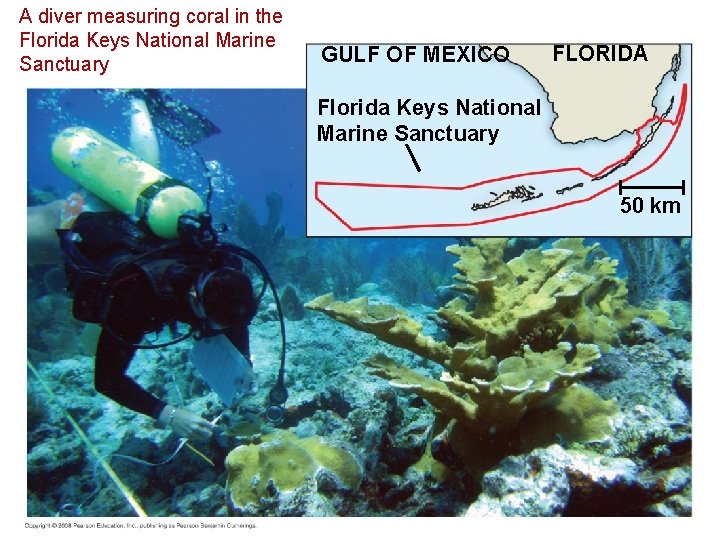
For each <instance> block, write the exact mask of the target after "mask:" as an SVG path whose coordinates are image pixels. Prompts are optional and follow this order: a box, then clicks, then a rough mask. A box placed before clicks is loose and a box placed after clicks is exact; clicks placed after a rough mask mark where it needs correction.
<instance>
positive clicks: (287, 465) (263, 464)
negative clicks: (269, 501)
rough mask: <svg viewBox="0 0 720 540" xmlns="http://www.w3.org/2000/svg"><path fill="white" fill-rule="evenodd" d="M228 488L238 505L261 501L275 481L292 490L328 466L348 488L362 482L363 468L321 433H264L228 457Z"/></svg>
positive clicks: (282, 489)
mask: <svg viewBox="0 0 720 540" xmlns="http://www.w3.org/2000/svg"><path fill="white" fill-rule="evenodd" d="M225 466H226V467H227V471H228V479H227V491H228V493H229V496H230V497H231V502H232V504H233V505H234V506H235V507H237V508H246V507H248V506H252V505H259V504H260V502H261V499H262V498H263V497H268V496H269V494H270V491H271V489H270V487H271V485H272V486H274V489H275V490H277V491H279V492H289V491H293V490H294V489H297V488H299V487H301V486H302V485H303V484H304V483H305V482H312V481H313V480H314V478H315V475H316V474H317V472H318V471H319V470H321V469H325V470H327V471H329V472H330V473H332V474H333V475H334V476H335V477H336V478H337V479H338V480H340V482H342V484H344V486H345V487H346V488H347V489H356V488H357V487H358V485H359V483H360V468H359V466H358V464H357V462H356V461H355V458H353V457H352V455H351V454H350V453H349V452H347V451H345V450H343V449H341V448H336V447H333V446H329V445H327V444H325V443H324V442H323V441H322V440H321V439H320V438H319V437H308V438H306V439H299V438H298V437H296V436H295V435H293V434H292V433H290V432H288V431H278V432H276V433H273V434H271V435H265V436H263V437H262V440H261V443H260V444H251V445H245V446H238V447H237V448H235V449H234V450H232V451H231V452H230V453H229V454H228V455H227V457H226V458H225Z"/></svg>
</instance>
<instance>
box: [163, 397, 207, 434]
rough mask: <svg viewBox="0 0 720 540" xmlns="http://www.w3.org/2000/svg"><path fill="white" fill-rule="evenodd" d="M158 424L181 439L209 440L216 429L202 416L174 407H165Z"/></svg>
mask: <svg viewBox="0 0 720 540" xmlns="http://www.w3.org/2000/svg"><path fill="white" fill-rule="evenodd" d="M158 424H160V425H161V426H164V427H169V428H170V429H172V430H173V431H174V432H175V433H177V434H178V435H180V437H186V438H188V439H193V440H206V439H209V438H210V437H211V436H212V433H213V429H214V428H215V425H214V424H212V423H211V422H208V421H207V420H205V419H204V418H203V417H202V416H199V415H197V414H195V413H194V412H192V411H188V410H187V409H181V408H180V407H173V406H172V405H166V406H165V408H164V409H163V411H162V413H161V414H160V417H159V418H158Z"/></svg>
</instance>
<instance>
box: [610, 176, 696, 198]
mask: <svg viewBox="0 0 720 540" xmlns="http://www.w3.org/2000/svg"><path fill="white" fill-rule="evenodd" d="M618 188H619V190H620V191H619V192H620V195H622V193H623V190H627V189H679V190H680V192H681V193H682V194H683V195H685V180H683V181H682V183H681V184H680V185H679V186H623V183H622V181H620V180H618Z"/></svg>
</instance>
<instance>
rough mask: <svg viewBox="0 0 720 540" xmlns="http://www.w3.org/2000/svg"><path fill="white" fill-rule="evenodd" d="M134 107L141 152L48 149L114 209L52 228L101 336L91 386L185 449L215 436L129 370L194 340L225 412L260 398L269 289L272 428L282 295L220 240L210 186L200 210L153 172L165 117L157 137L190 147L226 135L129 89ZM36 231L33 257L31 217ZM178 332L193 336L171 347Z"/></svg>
mask: <svg viewBox="0 0 720 540" xmlns="http://www.w3.org/2000/svg"><path fill="white" fill-rule="evenodd" d="M130 97H131V100H132V101H131V102H132V111H133V112H132V114H131V147H132V148H133V150H134V151H135V152H136V153H131V152H128V151H127V150H125V149H124V148H122V147H120V146H118V145H117V144H115V143H114V142H112V141H110V140H108V139H106V138H105V137H103V136H102V135H100V134H99V133H96V132H95V131H93V130H91V129H89V128H84V127H71V128H67V129H65V130H64V131H63V132H61V133H60V134H59V135H58V136H57V137H56V139H55V141H54V143H53V147H52V159H53V162H54V163H55V165H56V166H57V167H58V169H60V170H61V171H62V172H64V173H65V174H67V175H68V176H69V177H71V178H73V179H74V180H76V181H77V182H78V183H79V184H81V185H82V186H83V187H84V188H86V189H87V190H88V191H89V192H91V193H92V194H93V195H94V196H96V197H98V198H99V199H100V200H101V201H103V202H104V203H106V204H108V205H109V206H110V207H112V208H113V210H112V211H102V212H94V211H86V209H85V207H84V206H83V205H80V209H79V212H78V213H77V215H74V216H72V219H71V220H70V221H69V222H68V223H67V226H66V227H62V226H61V227H58V228H57V230H56V234H57V238H58V239H59V246H60V253H61V257H62V261H63V263H64V266H65V271H66V275H67V279H68V286H67V289H68V291H70V292H71V293H72V295H73V316H74V317H75V318H76V319H78V320H80V321H84V322H90V323H97V324H99V325H100V326H101V332H100V337H99V340H98V344H97V349H96V355H95V374H94V382H95V388H96V390H97V391H98V392H100V393H102V394H104V395H105V396H107V397H109V398H110V399H112V400H114V401H115V402H117V403H118V404H120V405H122V406H124V407H127V408H129V409H131V410H134V411H136V412H138V413H141V414H144V415H146V416H149V417H151V418H153V419H155V425H156V426H157V427H160V428H169V429H171V430H172V431H174V432H175V433H177V434H178V435H179V436H180V437H185V438H189V439H206V438H209V437H210V436H211V435H212V433H213V428H214V427H215V426H214V424H213V423H211V422H210V421H208V420H206V419H204V418H203V417H201V416H200V415H198V414H195V413H194V412H192V411H190V410H189V409H186V408H183V407H178V406H175V405H172V404H169V403H168V402H167V401H165V400H163V399H160V398H159V397H157V396H155V395H153V394H152V393H150V392H149V391H148V390H147V389H145V388H143V387H141V386H140V385H139V384H138V383H137V382H136V381H135V380H133V379H132V378H131V377H129V376H128V374H127V371H128V369H129V367H130V364H131V362H132V360H133V358H134V357H135V354H136V352H137V350H138V349H155V348H160V347H164V346H168V345H172V344H175V343H178V342H179V341H182V340H183V339H186V338H190V337H192V338H194V339H195V343H194V346H193V348H192V350H191V351H190V354H189V357H190V360H191V361H192V363H193V364H194V365H195V367H196V368H198V370H199V371H200V374H201V375H202V376H203V378H204V379H205V380H206V382H207V383H208V384H209V385H210V387H211V388H212V389H213V390H214V391H216V393H217V394H218V395H219V396H220V398H221V399H222V401H223V403H224V404H225V405H226V406H229V405H230V404H231V402H232V400H233V398H234V397H235V395H236V394H240V395H242V394H243V393H246V392H250V391H252V390H253V388H254V378H253V373H252V362H251V360H250V346H249V332H248V326H249V324H250V322H251V321H252V319H253V317H254V316H255V314H256V313H257V310H258V305H259V302H260V298H261V297H262V296H263V295H264V293H265V291H266V289H267V286H268V285H269V286H270V289H271V291H272V293H273V295H274V297H275V302H276V305H277V306H278V315H279V320H280V330H281V338H282V349H281V359H280V369H279V372H278V377H277V380H276V382H275V385H274V386H273V388H272V390H271V391H270V394H269V398H268V402H269V405H268V408H267V410H266V418H267V419H268V420H269V421H271V422H275V423H277V422H280V421H282V419H283V417H284V408H283V405H284V403H285V401H286V400H287V390H286V388H285V385H284V365H285V327H284V320H283V316H282V308H281V306H280V301H279V297H278V294H277V291H276V288H275V286H274V284H273V282H272V280H271V279H270V276H269V275H268V273H267V270H266V269H265V267H264V266H263V265H262V263H261V262H260V261H259V260H258V259H257V257H255V256H254V255H253V254H252V253H251V252H249V251H247V250H245V249H243V248H240V247H239V246H235V245H233V244H230V243H224V242H222V241H220V239H219V231H217V230H215V229H214V228H213V225H212V220H211V217H210V214H209V213H208V212H207V208H208V207H209V203H210V197H211V195H212V185H211V184H210V183H209V187H208V194H207V198H206V201H205V202H203V201H202V200H201V199H200V197H199V196H198V195H197V194H196V193H195V192H194V191H193V190H192V189H190V188H189V187H188V186H186V185H184V184H183V183H182V182H180V181H178V180H176V179H173V178H171V177H169V176H167V175H165V174H164V173H162V172H161V171H160V170H158V169H157V168H155V166H154V165H157V162H158V160H157V141H156V139H155V136H154V129H153V121H155V123H158V119H159V118H160V119H162V121H161V122H159V123H160V127H159V128H160V129H162V130H163V132H165V129H168V130H170V131H169V133H168V134H169V135H171V137H172V138H173V139H174V140H176V141H177V142H179V143H180V144H181V145H183V146H189V145H191V144H194V143H195V142H197V141H198V140H202V138H204V137H205V136H208V135H210V134H212V133H217V132H218V131H219V130H218V129H217V128H216V127H215V126H214V125H213V124H212V123H211V122H210V121H209V120H207V119H205V118H204V117H203V116H202V115H200V113H197V112H196V111H194V110H193V109H191V108H189V107H187V106H185V105H182V106H181V105H180V104H179V102H177V101H175V100H163V97H164V94H160V93H158V91H132V93H131V94H130ZM138 100H140V102H138ZM151 111H152V112H151ZM163 126H165V128H163ZM168 126H169V127H168ZM183 126H187V127H188V129H184V130H183V129H181V128H182V127H183ZM179 133H181V135H178V134H179ZM137 154H140V155H142V157H143V159H140V157H138V155H137ZM149 162H153V163H149ZM28 223H29V225H28V234H29V236H28V242H29V249H28V253H30V235H31V232H30V231H31V229H30V226H31V222H30V212H29V213H28ZM33 234H35V235H37V236H40V234H39V233H38V232H36V233H33ZM29 260H30V259H29ZM247 262H250V263H251V264H252V265H254V266H255V267H256V268H257V270H258V271H259V273H260V275H261V276H262V286H261V287H260V292H259V293H256V292H255V289H254V287H253V282H252V280H251V278H250V276H249V274H248V272H247V271H246V270H247V269H246V264H245V263H247ZM179 322H180V323H186V324H187V325H189V328H190V330H189V331H188V332H187V333H185V334H184V335H181V336H180V337H175V336H176V335H177V323H179ZM164 327H169V328H170V329H171V332H172V333H173V338H172V339H170V340H169V341H167V342H165V343H159V344H158V343H153V344H143V338H144V336H145V335H146V334H149V333H153V332H155V333H159V332H160V331H161V330H162V329H163V328H164Z"/></svg>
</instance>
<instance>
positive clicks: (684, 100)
mask: <svg viewBox="0 0 720 540" xmlns="http://www.w3.org/2000/svg"><path fill="white" fill-rule="evenodd" d="M686 104H687V83H685V84H683V88H682V95H681V98H680V106H679V107H678V112H677V115H676V116H675V119H674V120H667V119H665V118H661V117H659V116H657V115H656V116H653V117H652V118H649V119H648V120H647V121H645V122H644V123H643V124H642V125H641V126H640V127H638V128H637V129H636V130H635V137H636V140H635V146H633V148H632V150H630V152H629V153H628V154H627V155H626V156H625V157H623V158H621V159H619V160H617V161H615V162H613V163H611V164H610V165H607V166H606V167H603V168H602V169H601V170H600V171H598V172H597V173H594V174H593V173H590V172H588V171H586V170H585V169H583V168H582V167H565V168H562V169H547V170H541V171H530V172H526V173H518V174H511V175H508V176H501V177H498V178H491V179H488V180H482V181H479V182H474V183H472V184H468V185H465V186H435V185H422V184H379V183H368V182H333V181H320V180H318V181H316V182H315V200H316V201H317V202H318V203H319V204H320V205H321V206H322V207H323V208H325V209H326V210H327V211H328V212H329V213H330V214H332V215H333V216H334V217H335V219H337V220H338V221H339V222H340V223H342V224H343V225H344V226H345V227H347V228H348V229H349V230H350V231H353V232H361V231H378V230H398V229H419V228H440V227H470V226H472V225H484V224H486V223H493V222H496V221H504V220H506V219H513V218H517V217H522V216H529V215H532V214H539V213H541V212H549V211H551V210H558V209H560V208H563V207H566V206H571V205H575V204H580V203H584V202H589V201H591V200H593V199H595V198H597V197H599V196H600V195H602V194H604V193H607V192H608V191H610V190H611V189H613V188H614V187H615V186H616V185H617V184H616V183H614V182H613V184H612V185H610V186H608V187H606V188H604V189H602V190H600V191H598V192H597V193H595V194H593V195H590V196H589V197H586V198H585V199H578V200H575V201H569V202H565V203H562V204H558V205H555V206H550V207H547V208H540V209H537V210H529V211H527V212H519V213H517V214H510V215H507V216H501V217H496V218H490V219H485V220H481V221H473V222H468V223H427V224H416V225H384V226H383V225H376V226H368V227H353V226H352V225H350V224H349V223H348V222H347V221H345V220H344V219H343V218H341V217H340V214H338V213H337V212H336V211H335V210H333V209H332V208H331V207H330V205H328V204H327V203H325V201H323V200H322V199H321V198H320V193H319V191H320V186H341V187H373V188H391V189H392V188H396V189H397V188H401V189H439V190H446V191H462V190H465V189H471V188H475V187H478V186H482V185H484V184H491V183H494V182H501V181H503V180H511V179H513V178H521V177H524V176H535V175H541V174H556V173H566V172H580V173H582V174H584V175H586V176H588V177H590V178H593V177H595V176H600V175H601V174H603V173H605V172H606V171H608V170H610V169H612V168H613V167H615V166H617V165H620V164H621V163H624V162H627V161H629V159H630V158H631V157H632V155H633V154H634V153H635V151H636V150H637V149H638V148H639V147H640V145H641V144H642V137H641V131H642V130H643V129H645V128H646V127H647V126H648V125H649V124H651V123H653V122H656V121H659V122H661V123H668V124H670V125H674V126H675V131H674V132H673V134H672V137H671V138H670V140H669V141H668V142H667V144H666V145H665V148H663V150H662V151H661V152H660V154H659V155H658V156H657V158H655V160H653V161H652V162H651V163H650V164H648V165H647V166H645V167H644V168H642V169H640V170H638V171H636V172H635V173H633V174H631V175H630V176H627V177H625V178H623V179H622V180H620V182H622V183H625V182H629V181H630V180H632V179H633V178H635V177H637V176H639V175H641V174H643V173H645V172H647V171H648V170H649V169H651V168H652V167H654V166H655V165H656V164H657V163H658V161H660V160H661V159H662V158H663V157H664V156H665V154H666V153H667V151H668V149H669V148H670V146H672V143H673V142H674V141H675V137H676V136H677V133H678V131H679V129H680V126H681V125H682V121H683V117H684V116H685V107H686Z"/></svg>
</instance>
